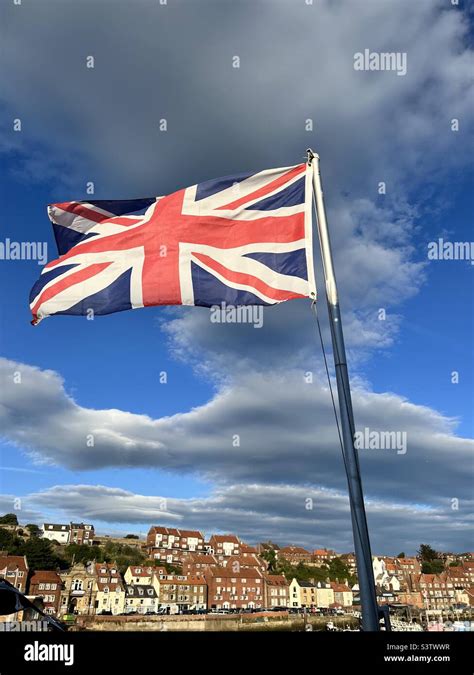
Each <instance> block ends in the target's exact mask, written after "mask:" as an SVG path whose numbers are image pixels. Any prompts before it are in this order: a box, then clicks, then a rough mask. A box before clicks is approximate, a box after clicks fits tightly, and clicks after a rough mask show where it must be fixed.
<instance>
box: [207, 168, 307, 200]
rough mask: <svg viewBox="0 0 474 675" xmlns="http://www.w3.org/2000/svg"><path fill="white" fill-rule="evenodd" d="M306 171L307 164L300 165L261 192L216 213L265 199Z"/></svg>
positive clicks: (243, 198)
mask: <svg viewBox="0 0 474 675" xmlns="http://www.w3.org/2000/svg"><path fill="white" fill-rule="evenodd" d="M305 171H306V164H299V165H298V166H295V168H294V169H291V171H287V172H286V173H284V174H283V176H280V178H276V179H275V180H273V181H272V182H271V183H269V184H268V185H265V187H263V188H260V190H256V191H255V192H252V194H250V195H247V196H246V197H241V198H240V199H236V200H235V201H234V202H231V203H230V204H226V205H225V206H219V207H218V208H217V209H216V211H218V210H222V209H236V208H238V207H239V206H241V205H242V204H246V203H247V202H249V201H252V200H254V199H258V198H259V197H264V196H265V195H267V194H269V193H270V192H273V190H276V189H277V188H279V187H280V186H281V185H284V184H285V183H286V182H288V181H289V180H291V179H292V178H294V177H295V176H298V175H299V174H300V173H304V172H305ZM249 208H251V207H249Z"/></svg>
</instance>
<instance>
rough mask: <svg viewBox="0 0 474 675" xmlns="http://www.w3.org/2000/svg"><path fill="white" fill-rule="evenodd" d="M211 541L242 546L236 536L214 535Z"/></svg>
mask: <svg viewBox="0 0 474 675" xmlns="http://www.w3.org/2000/svg"><path fill="white" fill-rule="evenodd" d="M210 541H215V542H216V543H222V544H223V543H224V542H229V541H230V542H232V543H234V544H240V541H239V540H238V538H237V537H236V536H235V534H213V535H212V537H211V539H210Z"/></svg>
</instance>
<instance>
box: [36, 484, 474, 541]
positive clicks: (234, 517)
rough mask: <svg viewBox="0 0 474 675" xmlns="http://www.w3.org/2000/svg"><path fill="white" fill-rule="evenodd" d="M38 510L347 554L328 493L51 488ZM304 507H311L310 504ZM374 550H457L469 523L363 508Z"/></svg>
mask: <svg viewBox="0 0 474 675" xmlns="http://www.w3.org/2000/svg"><path fill="white" fill-rule="evenodd" d="M26 499H27V501H28V503H31V504H32V505H34V506H35V508H38V509H40V510H41V509H48V510H53V511H55V512H56V513H57V514H58V517H59V518H60V517H61V514H65V515H69V514H70V515H71V516H75V517H78V518H79V517H80V518H85V519H87V520H91V521H100V522H102V523H103V524H104V525H103V528H104V529H107V525H108V524H109V523H110V524H113V525H114V526H115V527H117V525H118V524H127V525H131V526H133V527H134V529H137V527H138V528H140V527H142V528H143V529H142V532H144V531H146V529H147V526H149V525H151V524H168V525H171V526H178V527H183V528H184V527H187V528H196V529H200V530H204V532H205V533H206V534H207V535H210V534H211V533H212V532H219V531H220V532H236V533H238V535H239V536H240V537H241V538H242V539H243V540H245V541H247V542H250V543H254V542H257V541H263V540H267V539H268V538H271V539H273V540H274V541H276V542H278V543H280V544H281V545H284V544H289V543H292V544H297V545H302V546H307V547H308V548H310V549H312V548H319V547H322V546H328V547H334V548H336V550H337V551H338V552H341V553H342V552H344V551H346V552H347V551H349V550H351V549H352V537H351V532H350V515H349V506H348V500H347V496H346V495H345V494H344V493H341V492H338V491H334V490H324V489H321V488H315V487H308V486H294V485H285V484H282V485H272V484H258V483H250V484H237V485H234V486H231V487H225V488H220V489H216V490H215V491H214V492H213V493H212V494H211V495H209V496H207V497H202V498H189V499H169V498H168V499H166V500H164V501H165V503H166V508H167V509H168V510H169V512H171V514H170V513H168V514H167V513H166V512H165V511H163V508H162V507H163V498H162V497H158V496H148V495H141V494H135V493H133V492H130V491H128V490H122V489H119V488H115V487H106V486H103V485H58V486H54V487H51V488H49V489H47V490H44V491H42V492H37V493H33V494H30V495H28V496H27V498H26ZM310 500H311V501H310ZM367 511H368V518H369V524H370V527H371V533H372V543H373V550H374V552H377V553H385V554H390V553H391V554H396V553H398V552H399V551H400V550H405V551H406V552H414V551H415V550H416V549H417V548H418V546H419V544H420V542H421V541H430V542H432V543H433V545H435V546H437V547H438V548H439V549H440V550H463V546H465V542H466V536H467V535H468V533H469V528H470V527H471V526H472V522H471V520H470V519H469V518H466V516H465V515H461V514H460V513H459V512H455V511H453V510H452V509H450V507H449V505H448V504H447V503H444V504H441V505H440V506H438V507H437V508H426V507H420V506H419V505H416V504H406V505H403V504H397V503H391V502H387V501H384V500H370V501H369V502H368V504H367Z"/></svg>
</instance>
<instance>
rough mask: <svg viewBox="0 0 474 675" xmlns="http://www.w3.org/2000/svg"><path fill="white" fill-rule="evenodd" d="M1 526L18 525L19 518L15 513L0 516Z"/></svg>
mask: <svg viewBox="0 0 474 675" xmlns="http://www.w3.org/2000/svg"><path fill="white" fill-rule="evenodd" d="M0 525H18V518H17V516H16V514H15V513H5V515H4V516H0Z"/></svg>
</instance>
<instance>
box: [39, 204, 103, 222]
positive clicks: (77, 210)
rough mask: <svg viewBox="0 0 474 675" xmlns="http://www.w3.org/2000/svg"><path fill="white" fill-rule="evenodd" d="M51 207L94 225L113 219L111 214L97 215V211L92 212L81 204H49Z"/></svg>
mask: <svg viewBox="0 0 474 675" xmlns="http://www.w3.org/2000/svg"><path fill="white" fill-rule="evenodd" d="M51 206H52V207H56V208H58V209H61V210H62V211H67V212H68V213H74V215H76V216H80V217H81V218H87V220H93V221H94V223H101V222H102V221H103V220H108V219H109V218H113V217H114V214H113V213H109V214H104V213H98V212H97V211H94V209H91V208H89V207H87V206H85V205H84V204H81V202H62V203H61V204H51Z"/></svg>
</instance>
